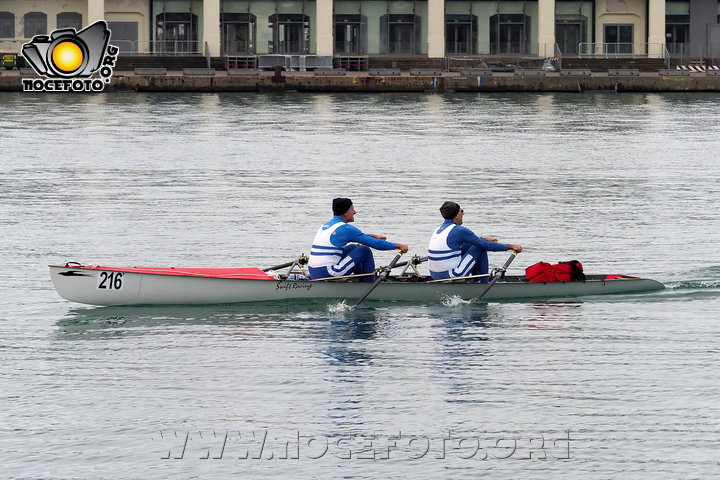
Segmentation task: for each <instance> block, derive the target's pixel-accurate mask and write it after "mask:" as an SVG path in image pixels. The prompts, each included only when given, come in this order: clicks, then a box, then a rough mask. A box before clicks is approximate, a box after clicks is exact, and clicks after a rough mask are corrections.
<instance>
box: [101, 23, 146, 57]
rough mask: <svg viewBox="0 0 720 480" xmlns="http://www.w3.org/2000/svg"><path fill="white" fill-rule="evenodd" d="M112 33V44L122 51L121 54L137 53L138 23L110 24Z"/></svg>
mask: <svg viewBox="0 0 720 480" xmlns="http://www.w3.org/2000/svg"><path fill="white" fill-rule="evenodd" d="M108 28H109V29H110V31H111V32H112V44H113V45H115V46H116V47H118V48H119V49H120V52H121V53H137V52H138V51H139V50H140V48H139V47H140V45H138V22H108Z"/></svg>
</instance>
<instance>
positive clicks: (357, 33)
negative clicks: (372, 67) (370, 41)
mask: <svg viewBox="0 0 720 480" xmlns="http://www.w3.org/2000/svg"><path fill="white" fill-rule="evenodd" d="M333 22H334V27H333V28H334V34H335V54H336V55H353V54H364V53H367V18H366V17H365V16H363V15H334V16H333Z"/></svg>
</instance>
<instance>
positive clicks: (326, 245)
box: [308, 216, 395, 268]
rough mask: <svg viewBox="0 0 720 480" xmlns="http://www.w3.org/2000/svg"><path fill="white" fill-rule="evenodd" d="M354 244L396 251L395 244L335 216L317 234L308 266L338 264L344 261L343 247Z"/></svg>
mask: <svg viewBox="0 0 720 480" xmlns="http://www.w3.org/2000/svg"><path fill="white" fill-rule="evenodd" d="M352 242H355V243H360V244H363V245H367V246H368V247H372V248H375V249H378V250H393V249H395V244H394V243H391V242H388V241H386V240H380V239H377V238H373V237H371V236H370V235H368V234H366V233H363V232H361V231H360V229H359V228H357V227H355V226H353V225H350V224H349V223H345V222H344V221H343V219H342V218H341V217H340V216H334V217H333V218H332V219H331V220H330V221H329V222H327V223H325V224H323V226H322V227H320V229H319V230H318V231H317V233H316V234H315V240H313V245H312V248H311V249H310V259H309V260H308V266H309V267H313V268H318V267H327V266H329V265H335V264H337V263H338V262H339V261H340V260H341V259H342V254H343V250H342V249H343V247H344V246H345V245H347V244H348V243H352Z"/></svg>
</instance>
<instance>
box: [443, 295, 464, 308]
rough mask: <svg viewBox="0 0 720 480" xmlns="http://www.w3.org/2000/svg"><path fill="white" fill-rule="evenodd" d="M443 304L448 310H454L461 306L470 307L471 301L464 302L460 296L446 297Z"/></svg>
mask: <svg viewBox="0 0 720 480" xmlns="http://www.w3.org/2000/svg"><path fill="white" fill-rule="evenodd" d="M442 304H443V305H444V306H446V307H448V308H453V307H459V306H461V305H469V304H470V300H463V299H462V297H460V296H459V295H446V296H444V297H443V299H442Z"/></svg>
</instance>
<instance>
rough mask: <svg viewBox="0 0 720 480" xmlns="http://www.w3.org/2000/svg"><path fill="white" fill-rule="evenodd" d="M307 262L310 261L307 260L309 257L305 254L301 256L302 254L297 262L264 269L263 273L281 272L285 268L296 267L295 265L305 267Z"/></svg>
mask: <svg viewBox="0 0 720 480" xmlns="http://www.w3.org/2000/svg"><path fill="white" fill-rule="evenodd" d="M307 260H308V259H307V257H306V256H305V254H304V253H301V254H300V258H298V259H297V260H293V261H292V262H287V263H283V264H282V265H275V266H274V267H269V268H263V269H262V271H263V272H267V271H269V270H280V269H283V268H287V267H291V266H293V265H295V264H298V265H305V264H306V263H307Z"/></svg>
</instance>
